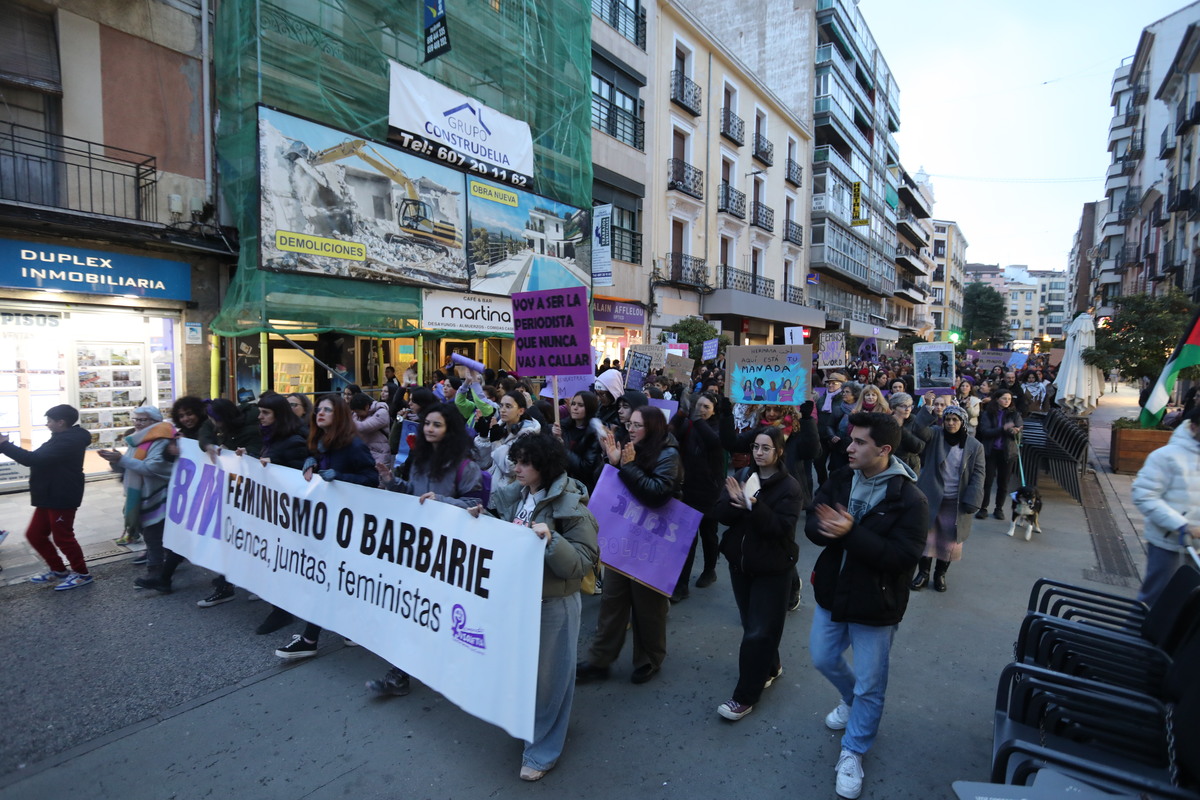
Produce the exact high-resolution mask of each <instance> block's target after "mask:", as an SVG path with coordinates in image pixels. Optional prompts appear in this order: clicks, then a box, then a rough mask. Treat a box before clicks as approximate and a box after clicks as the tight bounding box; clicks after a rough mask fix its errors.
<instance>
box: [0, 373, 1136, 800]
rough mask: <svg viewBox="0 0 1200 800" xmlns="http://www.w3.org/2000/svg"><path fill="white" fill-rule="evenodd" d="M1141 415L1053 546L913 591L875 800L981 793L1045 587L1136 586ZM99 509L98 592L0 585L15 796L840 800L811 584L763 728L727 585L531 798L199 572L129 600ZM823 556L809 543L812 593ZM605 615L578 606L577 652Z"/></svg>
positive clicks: (412, 708)
mask: <svg viewBox="0 0 1200 800" xmlns="http://www.w3.org/2000/svg"><path fill="white" fill-rule="evenodd" d="M1135 411H1136V393H1135V392H1134V391H1133V390H1132V389H1131V388H1129V387H1122V389H1121V391H1120V392H1119V393H1118V395H1117V396H1116V397H1111V396H1110V397H1106V398H1105V400H1104V405H1103V407H1102V408H1101V409H1100V410H1099V411H1098V412H1097V413H1096V414H1095V415H1093V418H1092V421H1091V435H1092V442H1093V445H1094V449H1095V450H1096V451H1097V453H1096V455H1097V459H1096V462H1095V463H1096V466H1097V472H1098V474H1097V476H1095V478H1094V479H1093V478H1092V477H1089V478H1088V479H1087V480H1088V481H1089V482H1090V481H1093V480H1095V483H1093V484H1091V485H1092V490H1093V494H1094V496H1095V497H1096V498H1099V502H1097V503H1093V504H1092V505H1093V507H1091V508H1087V509H1081V507H1080V505H1079V504H1077V503H1075V502H1074V501H1073V500H1072V499H1071V498H1070V497H1069V496H1068V495H1067V494H1066V493H1065V492H1063V491H1062V490H1060V489H1059V488H1058V487H1057V486H1056V485H1055V484H1054V483H1053V480H1052V479H1051V478H1049V476H1043V477H1042V478H1041V486H1042V489H1043V494H1044V498H1045V503H1046V505H1045V510H1044V512H1043V515H1042V524H1043V528H1044V529H1045V534H1044V535H1043V536H1040V537H1036V538H1034V540H1033V541H1031V542H1025V541H1023V540H1020V539H1010V538H1009V537H1006V536H1004V535H1003V531H1004V530H1005V528H1006V526H1007V523H1001V522H997V521H994V520H990V519H989V520H987V521H983V522H977V523H976V527H975V531H974V534H973V536H972V538H971V539H970V541H969V542H968V543H967V545H966V547H965V555H964V559H963V561H962V562H960V563H958V564H955V565H954V566H953V567H952V569H951V570H950V572H949V575H948V581H949V586H950V588H949V591H948V592H947V593H946V594H936V593H934V592H932V591H924V592H921V593H918V594H914V596H913V598H912V601H911V604H910V610H909V613H908V616H907V617H906V619H905V621H904V623H903V625H902V626H901V628H900V631H899V633H898V635H897V638H896V643H895V647H894V649H893V657H892V673H891V685H890V689H889V693H888V704H887V709H886V713H885V714H884V719H883V725H882V729H881V733H880V737H879V739H878V741H877V742H876V745H875V747H874V749H873V750H872V751H871V753H870V754H869V755H868V756H867V758H866V759H865V761H864V767H865V770H866V781H865V784H864V792H863V797H866V798H927V797H951V796H952V793H951V791H950V788H949V786H950V783H951V781H953V780H956V779H960V778H961V779H971V780H985V779H986V778H987V772H988V764H989V760H990V748H991V716H992V715H991V711H992V705H993V698H994V692H995V685H996V677H997V675H998V673H999V671H1000V669H1001V667H1003V665H1004V664H1005V663H1007V662H1008V661H1009V660H1010V659H1011V654H1012V643H1013V640H1014V638H1015V635H1016V631H1017V626H1018V624H1019V622H1020V618H1021V615H1022V613H1023V610H1024V606H1025V602H1026V598H1027V594H1028V590H1029V587H1030V585H1031V583H1032V582H1033V581H1034V580H1035V579H1036V578H1037V577H1040V576H1053V577H1057V578H1062V579H1065V580H1069V581H1076V582H1085V583H1089V584H1090V585H1093V586H1096V587H1098V588H1105V587H1107V588H1109V589H1110V590H1116V591H1122V592H1126V593H1132V589H1133V588H1134V586H1135V585H1136V578H1132V577H1130V576H1129V575H1121V574H1117V573H1113V572H1106V571H1105V570H1104V569H1103V568H1102V567H1103V566H1104V564H1102V563H1101V560H1098V558H1097V555H1096V550H1097V547H1098V546H1099V545H1094V543H1093V539H1094V538H1096V537H1097V536H1101V535H1103V536H1108V537H1111V536H1118V537H1120V539H1121V542H1122V543H1123V545H1124V547H1125V548H1126V549H1127V550H1128V555H1129V557H1130V559H1131V560H1130V563H1131V564H1132V565H1133V566H1135V567H1137V566H1140V563H1141V560H1142V554H1141V548H1140V544H1139V542H1138V540H1137V538H1136V531H1137V526H1138V524H1139V521H1138V520H1137V519H1136V516H1135V515H1134V513H1133V511H1132V509H1131V508H1130V507H1129V502H1128V497H1129V484H1130V482H1131V480H1132V476H1116V475H1111V474H1107V472H1106V470H1107V453H1106V451H1107V442H1108V423H1109V422H1110V421H1111V420H1112V419H1114V418H1116V417H1118V416H1122V415H1132V414H1133V413H1134V412H1135ZM88 492H89V494H88V497H87V500H86V502H85V507H84V510H83V511H82V512H81V514H80V518H81V520H83V521H84V522H85V524H86V525H87V526H88V531H89V532H88V534H87V536H85V539H86V542H85V546H86V549H87V552H88V553H89V555H92V554H98V556H99V558H98V560H96V561H95V564H96V566H95V573H96V575H97V577H98V580H97V582H96V583H95V584H94V585H92V586H89V587H85V588H82V589H79V590H76V591H72V592H60V593H55V592H53V591H49V590H47V589H43V588H39V587H34V586H32V585H29V584H28V583H25V582H23V581H22V582H14V583H10V585H7V586H4V587H0V603H3V608H4V614H3V617H2V619H0V674H2V675H4V676H5V680H4V682H3V684H2V685H0V709H3V710H4V719H5V723H4V725H3V726H0V798H3V800H10V798H12V799H16V798H21V799H24V798H31V799H32V798H38V799H40V798H48V797H52V796H55V795H57V794H59V793H61V792H63V791H71V792H73V793H74V792H85V793H86V794H87V795H89V796H94V797H101V798H118V797H119V798H123V800H140V799H141V798H147V799H149V798H198V797H244V798H254V799H255V800H257V799H259V798H262V799H263V800H268V799H270V798H289V799H292V798H299V797H304V798H340V797H355V798H363V799H364V800H366V799H368V798H385V797H386V798H464V799H466V798H479V797H496V798H504V797H526V796H533V797H550V796H555V797H558V796H563V795H564V794H565V793H570V794H572V795H586V796H589V797H599V798H617V797H622V798H623V797H630V796H638V797H662V798H696V797H715V796H731V795H745V794H747V793H749V792H751V791H752V792H753V793H754V794H755V795H756V796H760V797H788V798H795V797H833V796H834V793H833V769H834V763H835V761H836V759H837V755H838V735H836V734H833V733H832V732H830V731H828V730H826V729H825V727H824V725H823V724H822V718H823V716H824V714H825V713H826V712H827V711H829V710H830V708H832V707H833V705H834V704H835V703H836V701H837V698H836V695H835V693H834V691H833V690H832V688H831V687H830V686H829V685H828V684H827V683H826V682H825V681H824V679H822V678H821V677H820V676H819V675H817V673H816V672H815V671H814V670H813V668H812V666H811V664H810V662H809V658H808V653H807V634H808V628H809V623H810V619H811V606H812V596H811V592H810V591H808V590H807V588H806V592H805V600H804V605H803V606H802V607H801V609H800V610H799V611H797V612H795V613H794V614H792V615H791V616H790V618H789V620H788V628H787V631H786V633H785V636H784V669H785V672H784V676H783V679H782V680H781V681H780V682H778V683H777V684H776V685H775V686H774V687H772V688H771V689H769V690H768V691H767V693H766V695H764V698H763V701H762V702H761V703H760V704H759V706H757V707H756V708H755V710H754V712H753V713H752V714H751V715H749V716H748V717H746V718H745V719H743V720H742V721H740V722H737V723H729V722H726V721H724V720H722V719H720V718H719V717H718V716H717V714H716V712H715V709H716V706H717V704H718V703H720V702H721V701H723V700H725V699H727V698H728V696H729V694H730V692H731V690H732V688H733V684H734V681H735V678H736V663H737V646H738V642H739V637H740V627H739V626H738V622H737V614H736V609H735V607H734V604H733V598H732V596H731V595H730V592H729V582H728V579H727V574H726V573H723V572H722V573H721V579H720V580H719V581H718V583H717V584H716V585H714V586H713V587H712V588H710V589H706V590H693V591H692V596H691V599H689V600H687V601H686V602H684V603H682V604H680V605H677V606H674V607H673V608H672V610H671V618H670V622H669V642H668V647H669V655H668V658H667V661H666V663H665V665H664V667H663V672H662V673H661V674H660V676H659V677H658V678H656V679H655V680H654V681H652V682H651V683H649V684H646V685H644V686H634V685H632V684H630V683H629V681H628V677H629V672H630V668H629V666H628V655H627V653H626V654H624V655H625V659H624V660H622V661H621V662H619V663H618V665H617V666H616V668H615V669H614V675H613V677H612V678H611V679H610V680H609V681H608V682H606V683H603V684H599V685H585V686H581V687H579V689H578V691H577V693H576V698H575V711H574V716H573V720H572V729H571V735H570V738H569V740H568V742H567V749H566V752H565V753H564V756H563V758H562V760H561V761H560V762H559V765H558V767H557V768H556V769H555V770H554V771H553V772H551V773H550V775H548V776H547V778H546V779H545V780H543V781H542V782H541V783H539V784H524V783H522V782H521V781H519V780H518V779H517V771H518V768H519V766H520V752H521V744H520V742H518V741H516V740H513V739H511V738H509V737H508V736H507V735H505V734H504V733H503V732H502V731H500V730H499V729H497V728H494V727H492V726H490V725H487V724H485V723H482V722H479V721H478V720H476V719H474V718H472V717H470V716H469V715H467V714H465V713H464V712H462V711H461V710H459V709H458V708H457V707H455V706H454V705H452V704H451V703H449V702H448V701H445V700H443V699H442V698H441V697H440V696H438V695H436V694H434V693H433V692H431V691H429V690H427V689H425V688H423V687H421V686H420V685H417V686H416V687H415V688H414V691H413V693H412V694H411V695H409V696H408V697H404V698H392V699H387V700H379V699H376V698H374V697H372V696H370V695H369V694H368V693H367V692H366V690H365V689H364V688H363V682H364V681H365V680H367V679H369V678H372V677H378V676H379V675H381V674H382V673H383V671H384V670H385V669H386V666H385V665H384V663H383V662H382V661H381V660H380V659H379V658H378V657H376V656H374V655H373V654H372V653H370V652H368V651H366V650H365V649H362V648H347V647H345V646H343V644H342V640H341V638H340V637H337V636H334V635H331V634H327V635H326V637H325V639H324V640H323V644H324V647H323V650H322V654H321V656H320V657H318V658H316V659H312V660H309V661H307V662H303V663H299V664H294V665H288V666H281V662H280V661H279V660H278V659H276V658H275V657H274V656H273V655H272V651H273V649H274V648H275V647H276V646H277V645H279V644H282V643H284V642H286V640H287V638H288V634H289V633H291V632H298V631H299V627H298V625H297V626H296V627H294V628H293V629H285V630H284V631H281V632H279V633H276V634H273V635H271V636H267V637H259V636H255V635H254V633H253V629H254V627H255V626H256V625H257V623H258V622H259V620H260V619H261V618H262V617H263V616H264V615H265V614H266V612H267V610H268V608H267V607H266V606H265V605H264V604H263V603H252V602H248V601H247V600H246V598H245V595H244V593H240V595H239V599H238V600H237V601H236V602H233V603H228V604H225V605H222V606H219V607H216V608H212V609H199V608H197V607H196V606H195V601H196V600H198V599H200V598H201V597H203V596H204V595H205V593H206V589H207V587H208V580H209V578H210V577H211V575H210V573H208V572H207V571H206V570H203V569H200V568H197V567H188V568H186V570H184V571H182V572H181V573H180V574H179V575H178V577H177V582H176V585H177V591H176V592H175V593H174V594H173V595H170V596H157V595H147V594H145V593H141V592H135V591H134V589H133V586H132V581H133V578H134V577H135V576H136V575H138V574H139V568H137V567H134V566H133V565H131V564H129V563H128V558H129V556H128V555H127V554H126V555H119V556H114V555H113V553H114V552H115V551H117V550H120V549H121V548H117V547H115V546H114V545H113V544H112V539H113V538H114V537H115V536H116V535H118V534H119V519H120V516H119V487H117V486H116V485H115V484H114V483H106V484H103V485H97V484H89V487H88ZM114 497H115V498H117V504H116V506H115V508H116V509H117V510H115V511H114V506H113V501H114ZM1087 501H1088V495H1087V494H1086V493H1085V503H1086V502H1087ZM0 502H2V504H3V516H2V519H3V523H2V524H3V526H4V527H7V528H9V529H10V530H13V531H14V535H13V537H11V538H10V539H9V541H8V542H7V543H5V544H4V545H3V546H0V564H2V565H3V566H4V567H5V571H4V572H3V573H2V574H0V577H2V578H3V579H5V580H6V581H10V582H11V581H16V580H17V579H19V578H21V577H23V575H22V573H23V572H24V571H25V569H26V567H25V566H22V565H24V564H25V563H26V562H27V561H28V559H26V558H24V557H22V556H21V548H22V547H24V546H25V545H24V544H23V542H21V541H18V540H19V538H20V532H21V531H22V530H23V528H24V524H25V520H26V514H27V513H28V512H27V511H26V507H25V505H24V503H25V500H24V499H23V498H19V497H8V498H3V499H2V500H0ZM101 505H103V510H101ZM1101 529H1103V530H1101ZM815 550H816V548H814V547H812V546H810V545H809V544H808V543H807V541H802V549H801V565H802V567H803V570H802V574H805V576H806V578H807V575H806V573H807V569H808V568H809V567H811V564H812V563H813V561H814V560H815V555H816V554H815ZM1104 561H1105V563H1108V564H1112V563H1114V562H1113V560H1112V559H1111V558H1106V559H1104ZM806 582H807V581H806ZM598 603H599V598H586V599H585V602H584V625H583V630H584V637H585V638H586V637H587V635H588V634H589V633H590V630H591V628H592V627H593V625H594V621H595V617H596V610H597V607H598Z"/></svg>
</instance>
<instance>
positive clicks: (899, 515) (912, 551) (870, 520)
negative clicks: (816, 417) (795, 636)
mask: <svg viewBox="0 0 1200 800" xmlns="http://www.w3.org/2000/svg"><path fill="white" fill-rule="evenodd" d="M897 465H899V467H900V469H901V470H903V472H900V471H897V470H895V467H896V466H897ZM888 469H889V470H891V471H895V472H896V474H893V475H892V476H891V477H890V478H888V484H887V488H886V492H885V494H884V496H883V499H882V500H880V501H879V502H877V503H876V504H875V505H874V506H873V507H872V508H870V509H869V510H868V511H867V512H866V513H865V514H864V515H863V517H862V519H861V520H858V521H856V522H855V523H854V525H853V527H852V528H851V529H850V532H849V533H847V534H846V535H845V536H842V537H839V538H837V539H830V538H827V537H825V536H824V535H822V534H821V532H820V530H819V525H818V519H817V514H816V511H815V507H816V506H817V505H821V504H824V505H827V506H830V507H831V508H837V506H838V505H839V504H841V505H842V506H843V507H845V508H849V507H850V488H851V484H852V482H853V480H854V475H855V471H854V470H852V469H850V468H849V467H842V468H841V469H838V470H835V471H834V472H833V473H831V474H830V475H829V478H828V480H826V481H825V482H824V483H822V484H821V486H820V487H819V488H818V489H817V494H816V497H814V498H813V506H812V507H810V508H809V510H808V515H807V516H808V518H807V521H806V522H805V525H804V534H805V536H807V537H808V540H809V541H810V542H812V543H813V544H815V545H816V546H817V547H820V548H822V550H821V554H820V555H819V556H818V557H817V563H816V565H815V566H814V567H813V572H812V579H811V581H812V586H813V593H814V594H815V595H816V599H817V603H818V604H820V606H821V608H824V609H825V610H826V611H828V612H829V614H830V617H831V618H832V619H833V621H834V622H851V623H858V624H861V625H896V624H898V623H899V622H900V620H901V619H903V618H904V611H905V609H907V608H908V592H909V589H908V585H909V583H910V582H911V581H912V577H913V570H914V568H915V567H916V566H917V561H918V560H920V558H921V554H922V553H923V552H924V551H925V538H926V536H927V534H928V532H929V503H928V501H926V500H925V495H924V494H922V493H921V490H920V489H919V488H917V483H916V480H915V477H916V476H915V474H913V473H912V471H911V470H909V469H908V467H906V466H905V465H904V464H903V462H901V461H899V460H897V459H895V458H893V459H892V460H891V464H890V465H889V467H888Z"/></svg>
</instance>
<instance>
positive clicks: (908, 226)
mask: <svg viewBox="0 0 1200 800" xmlns="http://www.w3.org/2000/svg"><path fill="white" fill-rule="evenodd" d="M925 225H926V223H925V222H923V221H922V220H921V218H920V217H918V216H916V215H915V214H913V213H912V211H909V210H908V209H905V210H904V211H901V212H900V213H899V214H897V215H896V227H897V228H901V229H902V232H903V233H904V234H905V235H906V236H908V237H909V238H910V239H916V240H917V241H919V242H922V243H924V244H929V236H930V234H929V231H928V229H926V227H925Z"/></svg>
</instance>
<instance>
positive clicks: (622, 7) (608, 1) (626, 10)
mask: <svg viewBox="0 0 1200 800" xmlns="http://www.w3.org/2000/svg"><path fill="white" fill-rule="evenodd" d="M592 13H593V14H595V15H596V16H597V17H599V18H600V19H602V20H604V21H605V22H607V23H608V24H609V25H610V26H611V27H613V28H615V29H616V31H617V33H619V34H621V35H622V36H624V37H625V38H626V39H628V40H629V41H631V42H633V43H634V44H636V45H637V46H638V47H640V48H642V49H643V50H645V49H646V9H645V8H639V9H638V10H636V11H634V10H633V9H632V8H630V7H629V6H628V5H626V4H625V3H622V2H619V0H592Z"/></svg>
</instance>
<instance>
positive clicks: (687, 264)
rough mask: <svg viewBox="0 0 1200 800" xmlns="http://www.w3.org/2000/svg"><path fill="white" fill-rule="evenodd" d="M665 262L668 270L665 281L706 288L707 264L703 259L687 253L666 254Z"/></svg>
mask: <svg viewBox="0 0 1200 800" xmlns="http://www.w3.org/2000/svg"><path fill="white" fill-rule="evenodd" d="M666 260H667V268H668V269H669V270H670V273H669V275H668V277H667V278H666V280H668V281H670V282H672V283H681V284H684V285H686V286H699V287H707V286H708V264H707V262H705V260H704V259H703V258H697V257H696V256H690V255H688V254H687V253H667V257H666Z"/></svg>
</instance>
